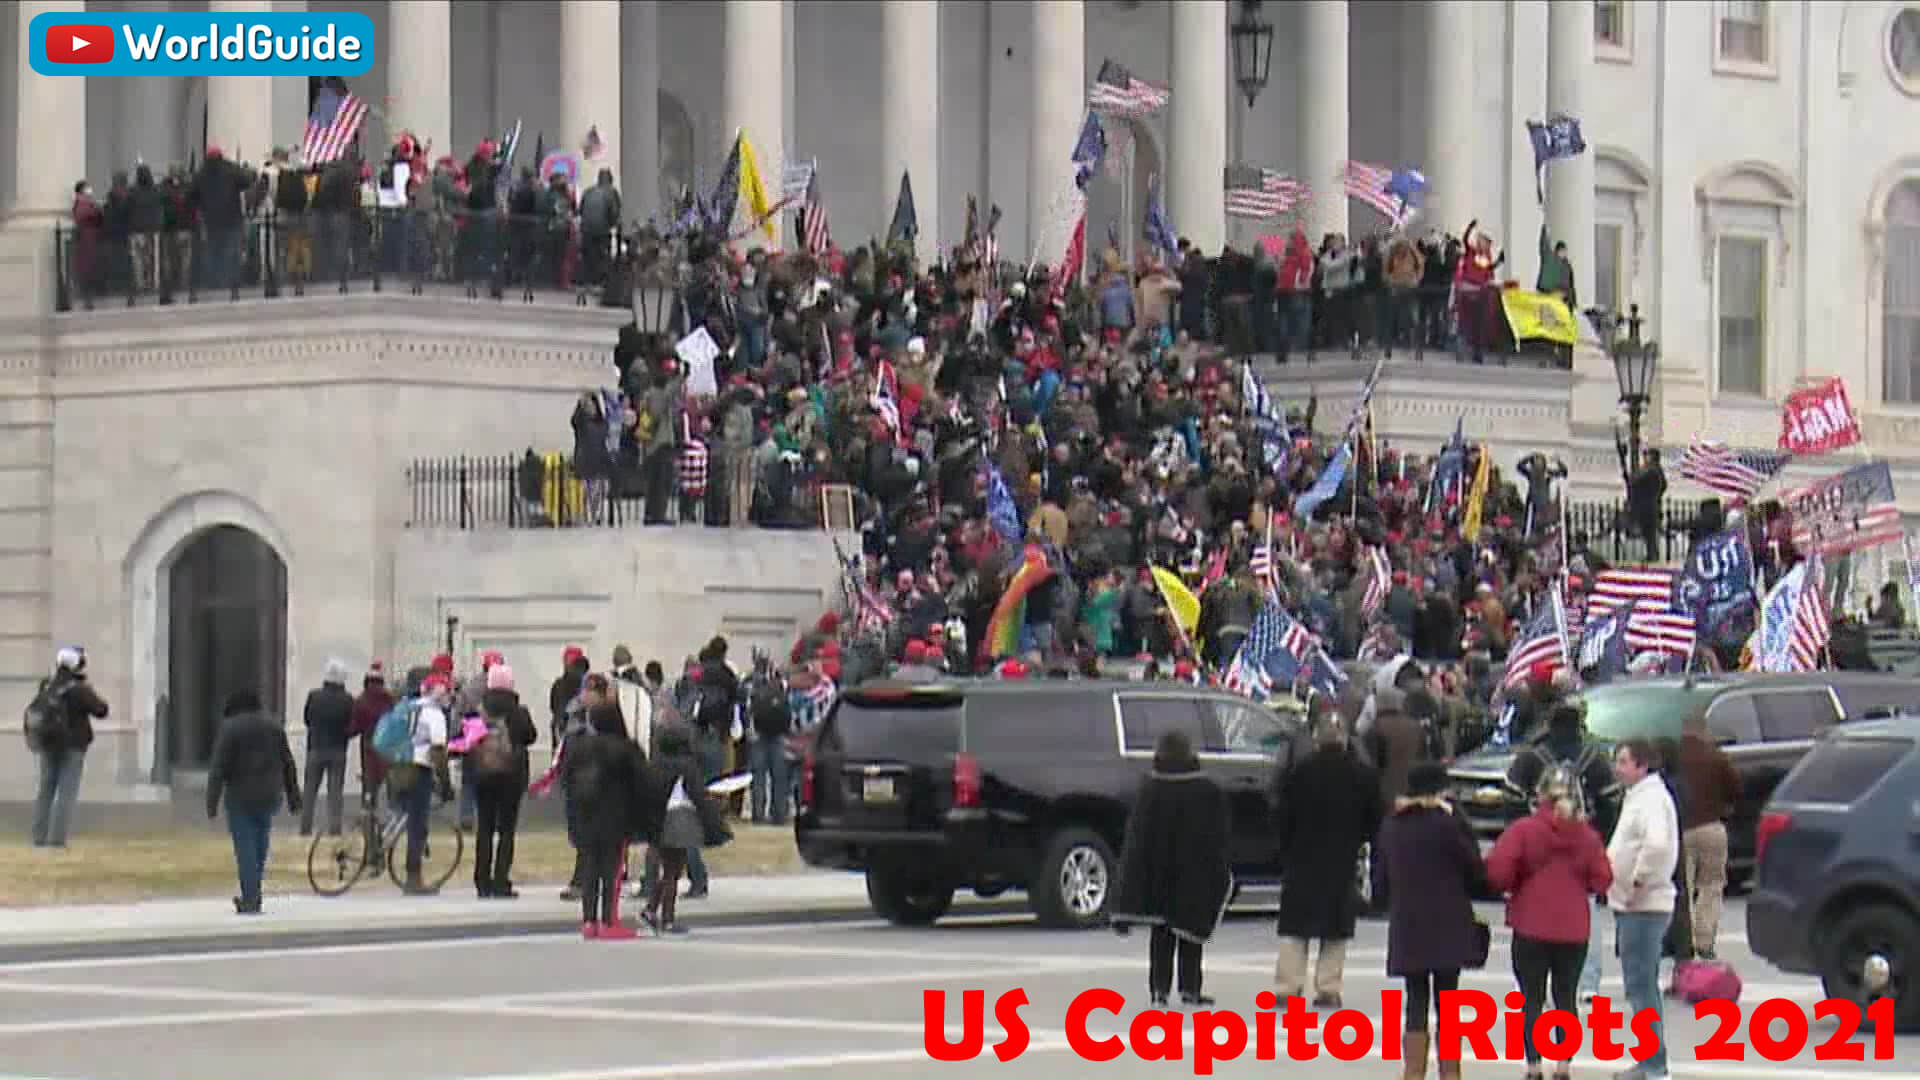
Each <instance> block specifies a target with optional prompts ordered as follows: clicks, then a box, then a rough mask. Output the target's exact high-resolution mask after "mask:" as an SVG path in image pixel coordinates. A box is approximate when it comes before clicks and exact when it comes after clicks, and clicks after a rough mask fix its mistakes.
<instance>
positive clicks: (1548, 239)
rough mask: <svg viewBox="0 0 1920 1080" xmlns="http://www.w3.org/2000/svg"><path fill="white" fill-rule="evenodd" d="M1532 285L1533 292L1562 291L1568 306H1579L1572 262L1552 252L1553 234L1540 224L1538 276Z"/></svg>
mask: <svg viewBox="0 0 1920 1080" xmlns="http://www.w3.org/2000/svg"><path fill="white" fill-rule="evenodd" d="M1533 287H1534V291H1535V292H1543V293H1564V294H1566V298H1567V307H1568V308H1571V309H1576V310H1577V309H1578V307H1579V305H1578V304H1577V303H1576V302H1575V296H1574V288H1573V264H1572V263H1571V262H1569V261H1567V260H1566V259H1564V258H1562V257H1561V256H1558V255H1555V254H1554V253H1553V236H1552V235H1551V234H1550V233H1548V232H1547V227H1546V226H1545V225H1542V226H1540V277H1539V279H1538V280H1536V281H1535V282H1534V286H1533Z"/></svg>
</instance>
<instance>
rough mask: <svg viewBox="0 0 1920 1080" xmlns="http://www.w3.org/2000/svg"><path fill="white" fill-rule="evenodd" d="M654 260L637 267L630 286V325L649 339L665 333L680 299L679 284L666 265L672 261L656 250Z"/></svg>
mask: <svg viewBox="0 0 1920 1080" xmlns="http://www.w3.org/2000/svg"><path fill="white" fill-rule="evenodd" d="M652 254H653V258H652V259H650V260H648V261H646V263H645V265H643V266H641V267H640V271H639V274H638V275H637V276H636V277H635V279H634V283H633V324H634V325H635V326H637V327H639V329H640V331H641V332H642V333H644V334H648V335H650V336H658V335H661V334H664V333H666V332H667V327H669V326H671V325H672V324H673V305H674V303H675V302H676V301H677V300H678V298H679V289H678V284H679V283H678V282H677V281H676V280H675V278H674V274H673V270H672V269H671V267H670V266H669V264H668V260H669V259H670V258H671V256H670V255H668V254H667V253H666V252H664V251H660V250H659V249H655V250H654V252H653V253H652Z"/></svg>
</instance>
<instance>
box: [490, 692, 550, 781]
mask: <svg viewBox="0 0 1920 1080" xmlns="http://www.w3.org/2000/svg"><path fill="white" fill-rule="evenodd" d="M480 711H481V712H482V713H484V714H485V715H486V716H487V717H489V718H491V719H496V720H499V721H500V722H501V723H503V724H505V725H506V728H507V738H508V739H510V740H512V741H513V759H514V767H515V768H516V769H517V770H518V771H519V778H518V782H519V783H521V784H523V785H524V784H525V783H526V782H527V776H528V774H529V769H530V765H529V763H528V761H527V747H529V746H532V745H533V744H534V743H536V742H538V741H540V729H539V728H537V727H535V726H534V724H533V715H532V714H531V713H529V712H528V711H527V707H526V706H525V705H522V704H520V695H519V694H517V693H515V692H513V691H512V690H489V691H487V692H486V693H485V694H482V695H481V696H480Z"/></svg>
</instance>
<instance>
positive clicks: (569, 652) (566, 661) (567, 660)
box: [560, 645, 587, 667]
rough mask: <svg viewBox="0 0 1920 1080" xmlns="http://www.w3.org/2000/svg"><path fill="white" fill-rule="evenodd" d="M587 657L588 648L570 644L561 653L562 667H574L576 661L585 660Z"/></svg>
mask: <svg viewBox="0 0 1920 1080" xmlns="http://www.w3.org/2000/svg"><path fill="white" fill-rule="evenodd" d="M586 658H587V653H586V650H584V649H582V648H581V647H580V646H578V645H569V646H567V647H566V649H564V650H563V651H562V652H561V653H560V665H561V666H562V667H572V666H573V663H574V661H576V660H585V659H586Z"/></svg>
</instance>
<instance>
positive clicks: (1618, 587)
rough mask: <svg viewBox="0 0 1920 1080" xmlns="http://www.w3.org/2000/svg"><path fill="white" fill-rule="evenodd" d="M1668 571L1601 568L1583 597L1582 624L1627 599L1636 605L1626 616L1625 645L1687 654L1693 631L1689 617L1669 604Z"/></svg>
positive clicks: (1690, 650) (1603, 615)
mask: <svg viewBox="0 0 1920 1080" xmlns="http://www.w3.org/2000/svg"><path fill="white" fill-rule="evenodd" d="M1673 576H1674V572H1673V571H1672V570H1655V569H1649V568H1645V567H1624V568H1620V569H1615V570H1603V571H1601V573H1600V574H1599V576H1597V577H1595V578H1594V579H1593V591H1592V592H1591V593H1589V594H1588V596H1587V619H1586V624H1585V625H1586V626H1592V625H1594V624H1595V623H1598V622H1599V621H1600V620H1601V619H1604V618H1606V617H1607V615H1609V614H1610V613H1612V611H1613V609H1614V608H1616V607H1618V606H1620V605H1621V604H1623V603H1626V602H1628V601H1633V602H1634V603H1635V604H1636V607H1635V608H1634V611H1633V614H1632V615H1629V616H1628V617H1627V647H1628V648H1630V649H1653V650H1657V651H1659V652H1665V653H1672V654H1674V655H1676V656H1689V655H1692V653H1693V644H1694V640H1695V637H1696V632H1695V628H1694V624H1693V616H1692V615H1690V614H1688V613H1687V612H1685V611H1680V610H1678V609H1676V608H1675V607H1674V606H1673Z"/></svg>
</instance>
